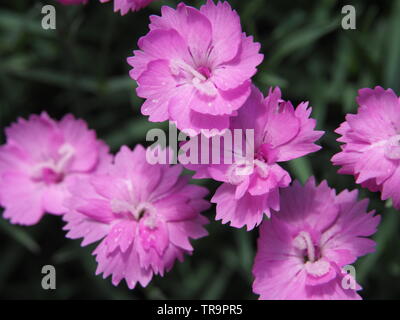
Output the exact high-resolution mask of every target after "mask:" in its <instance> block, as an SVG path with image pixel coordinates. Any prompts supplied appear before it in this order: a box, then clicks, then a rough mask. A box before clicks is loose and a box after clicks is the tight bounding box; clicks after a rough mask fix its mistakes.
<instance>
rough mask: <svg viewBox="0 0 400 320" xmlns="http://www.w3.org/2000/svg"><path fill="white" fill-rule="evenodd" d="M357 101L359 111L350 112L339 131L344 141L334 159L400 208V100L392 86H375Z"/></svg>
mask: <svg viewBox="0 0 400 320" xmlns="http://www.w3.org/2000/svg"><path fill="white" fill-rule="evenodd" d="M357 102H358V105H359V109H358V112H357V114H348V115H347V116H346V121H345V122H343V123H342V124H341V125H340V127H339V128H338V129H337V130H336V132H337V133H338V134H340V135H342V136H341V137H340V138H339V139H338V141H340V142H343V143H344V144H343V145H342V146H341V149H342V150H341V152H339V153H337V154H336V155H335V156H333V158H332V162H333V164H334V165H338V166H342V167H341V168H340V169H339V173H343V174H351V175H354V176H355V179H356V183H360V184H361V185H362V186H363V187H367V188H368V189H370V190H371V191H381V192H382V195H381V196H382V200H387V199H389V198H392V200H393V205H394V207H396V208H397V209H400V188H399V185H400V99H399V97H397V96H396V94H395V93H394V92H393V90H391V89H388V90H384V89H383V88H382V87H375V89H368V88H367V89H361V90H360V91H359V95H358V97H357Z"/></svg>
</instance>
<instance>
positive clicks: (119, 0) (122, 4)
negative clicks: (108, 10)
mask: <svg viewBox="0 0 400 320" xmlns="http://www.w3.org/2000/svg"><path fill="white" fill-rule="evenodd" d="M110 1H111V0H100V2H103V3H104V2H110ZM152 1H154V0H114V12H118V11H119V12H120V13H121V15H125V14H127V13H128V12H129V11H138V10H140V9H142V8H144V7H146V6H147V5H149V4H150V3H151V2H152Z"/></svg>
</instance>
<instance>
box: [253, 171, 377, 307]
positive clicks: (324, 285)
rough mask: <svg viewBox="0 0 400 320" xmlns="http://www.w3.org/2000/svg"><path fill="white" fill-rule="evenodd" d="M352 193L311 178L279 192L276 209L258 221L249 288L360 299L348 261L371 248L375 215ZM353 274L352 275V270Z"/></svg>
mask: <svg viewBox="0 0 400 320" xmlns="http://www.w3.org/2000/svg"><path fill="white" fill-rule="evenodd" d="M357 196H358V192H357V191H356V190H354V191H351V192H349V191H347V190H345V191H343V192H341V193H340V194H338V195H336V193H335V190H333V189H331V188H329V187H328V185H327V183H326V182H322V183H321V184H320V185H319V186H316V184H315V181H314V179H313V178H311V179H309V180H308V182H307V183H306V184H305V186H301V185H300V183H299V182H297V181H296V182H294V184H293V185H292V186H291V187H289V188H286V189H283V190H282V191H281V209H280V211H279V212H276V213H275V214H273V215H272V216H271V219H268V220H265V221H264V222H263V223H262V225H261V226H260V237H259V239H258V249H257V254H256V258H255V262H254V267H253V274H254V277H255V280H254V283H253V291H254V292H255V293H257V294H259V295H260V299H267V300H308V299H316V300H328V299H329V300H347V299H361V297H360V296H359V295H358V293H357V291H358V290H360V289H361V288H360V286H359V285H358V284H357V283H356V279H355V278H354V277H352V274H351V272H350V273H348V271H349V270H350V271H351V268H349V265H350V264H352V263H354V262H355V261H356V260H357V258H358V257H360V256H363V255H365V254H367V253H370V252H373V251H374V250H375V242H374V241H373V240H371V239H368V238H366V237H368V236H370V235H372V234H374V233H375V232H376V228H377V225H378V224H379V220H380V217H379V216H374V212H373V211H372V212H369V213H367V212H366V210H367V207H368V200H366V199H365V200H362V201H357ZM355 274H357V273H356V272H355Z"/></svg>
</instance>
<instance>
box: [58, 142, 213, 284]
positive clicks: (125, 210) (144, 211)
mask: <svg viewBox="0 0 400 320" xmlns="http://www.w3.org/2000/svg"><path fill="white" fill-rule="evenodd" d="M181 171H182V167H181V166H180V165H176V166H169V165H160V164H155V165H151V164H149V163H148V162H147V161H146V150H145V149H144V148H143V147H142V146H140V145H139V146H137V147H136V148H135V149H134V150H133V151H131V150H129V149H128V148H127V147H122V148H121V150H120V151H119V152H118V154H117V155H116V156H115V161H114V163H113V164H112V165H110V166H109V168H108V170H107V172H106V173H105V174H101V175H93V176H90V177H87V178H84V179H81V180H80V181H77V183H76V185H75V186H74V187H73V188H72V189H71V192H72V197H71V198H70V200H69V201H68V204H67V205H68V206H69V208H70V212H68V213H67V214H65V215H64V220H66V221H67V225H66V227H65V229H66V230H69V232H68V234H67V237H68V238H72V239H77V238H84V240H83V242H82V245H88V244H90V243H93V242H96V241H99V240H101V242H100V244H99V245H98V247H97V248H96V250H95V251H94V254H95V255H96V261H97V263H98V268H97V271H96V274H101V273H103V277H104V278H106V277H108V276H109V275H112V283H113V284H114V285H118V284H119V283H120V281H121V280H122V279H125V281H126V283H127V285H128V287H129V288H131V289H133V288H134V287H135V286H136V284H137V282H139V283H140V284H141V285H142V286H146V285H147V284H148V283H149V282H150V280H151V278H152V277H153V274H160V275H161V276H163V275H164V272H165V271H169V270H170V269H171V268H172V266H173V264H174V262H175V260H176V259H178V260H180V261H182V260H183V258H184V254H191V253H192V251H193V248H192V246H191V244H190V242H189V239H190V238H192V239H198V238H200V237H203V236H205V235H206V234H207V231H206V230H205V229H204V227H203V225H204V224H206V223H207V219H206V218H205V217H204V216H202V215H200V212H201V211H203V210H206V209H207V208H208V207H209V202H208V201H206V200H204V199H203V197H204V196H205V195H206V194H207V193H208V191H207V189H205V188H202V187H199V186H195V185H190V184H188V176H181V175H180V174H181Z"/></svg>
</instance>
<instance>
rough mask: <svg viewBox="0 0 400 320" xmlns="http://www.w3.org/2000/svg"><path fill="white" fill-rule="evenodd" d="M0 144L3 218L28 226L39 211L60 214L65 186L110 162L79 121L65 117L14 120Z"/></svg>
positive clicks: (97, 142) (34, 221)
mask: <svg viewBox="0 0 400 320" xmlns="http://www.w3.org/2000/svg"><path fill="white" fill-rule="evenodd" d="M6 136H7V143H6V144H5V145H2V146H0V178H1V179H0V200H1V205H2V206H3V207H5V211H4V217H5V218H7V219H10V221H11V222H12V223H16V224H21V225H33V224H35V223H37V222H38V221H39V220H40V219H41V218H42V216H43V214H44V213H45V212H48V213H52V214H56V215H59V214H63V213H64V212H65V211H66V208H65V207H64V205H63V201H64V199H65V198H66V196H67V195H68V194H69V192H68V190H67V186H68V185H69V184H70V183H71V182H72V180H73V179H75V178H76V177H79V176H84V175H87V174H91V173H93V172H95V171H96V170H101V169H102V167H103V166H104V165H105V163H107V162H109V161H111V156H110V155H109V154H108V147H107V146H106V145H105V144H104V143H103V142H102V141H99V140H97V139H96V134H95V132H94V131H92V130H88V128H87V125H86V123H85V122H84V121H83V120H77V119H75V118H74V117H73V116H72V115H66V116H65V117H64V118H63V119H62V120H60V121H59V122H57V121H55V120H53V119H51V118H50V117H49V116H48V115H47V113H42V114H41V115H31V116H30V117H29V119H28V120H24V119H22V118H20V119H18V122H17V123H14V124H12V125H11V126H10V127H9V128H7V129H6Z"/></svg>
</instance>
